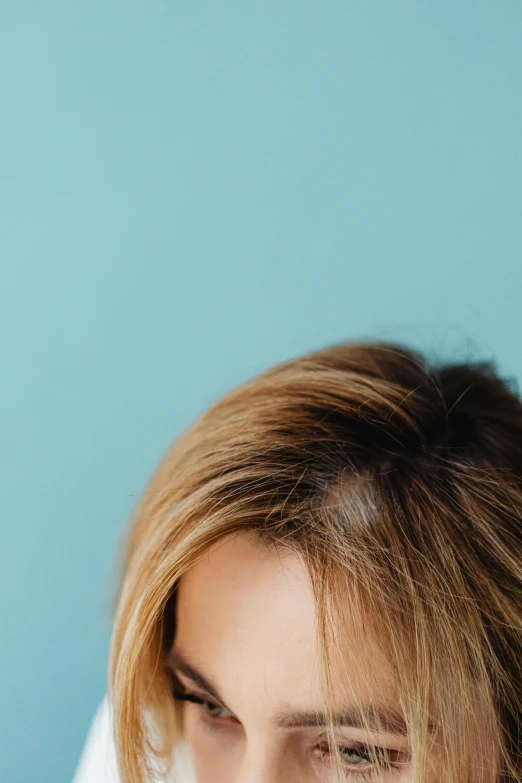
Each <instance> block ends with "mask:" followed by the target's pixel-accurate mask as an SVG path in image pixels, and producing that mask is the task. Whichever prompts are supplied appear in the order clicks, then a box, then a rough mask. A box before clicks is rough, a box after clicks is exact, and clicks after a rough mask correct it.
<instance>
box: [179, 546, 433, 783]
mask: <svg viewBox="0 0 522 783" xmlns="http://www.w3.org/2000/svg"><path fill="white" fill-rule="evenodd" d="M357 630H358V629H356V628H354V627H351V628H350V627H346V632H347V633H346V637H347V639H351V640H352V641H351V648H350V655H349V660H350V661H351V664H350V671H349V672H348V671H346V664H345V666H344V670H345V671H346V677H345V678H342V679H341V680H340V683H339V688H338V693H337V694H336V704H335V710H336V713H339V715H341V716H342V718H341V722H342V723H343V725H342V726H341V727H340V728H338V729H336V744H337V745H338V746H339V747H340V749H341V753H342V757H343V764H344V768H345V772H344V773H343V774H344V776H345V780H346V781H347V783H366V782H367V781H368V782H371V783H373V781H377V780H379V779H381V780H383V781H385V783H388V782H390V783H391V781H394V783H410V782H411V781H412V779H413V778H412V765H411V754H410V748H409V743H408V737H407V735H406V733H405V731H404V729H403V728H402V727H401V725H400V713H399V711H398V700H397V694H396V693H395V691H394V685H393V678H392V677H391V675H390V672H389V669H388V667H387V664H386V661H385V660H384V658H383V656H382V654H381V653H380V651H379V649H378V647H377V646H376V645H375V644H373V642H368V640H366V642H365V645H364V649H360V650H359V649H358V647H357V644H358V643H357V642H354V641H353V640H356V639H358V638H360V635H358V634H357ZM369 653H370V655H369ZM370 659H371V661H372V666H371V667H370V668H371V674H369V669H368V667H367V666H366V665H365V663H364V662H368V661H369V660H370ZM357 661H359V664H360V665H359V666H357V665H356V663H357ZM354 662H355V665H354ZM169 665H170V667H171V668H172V670H173V672H174V674H175V677H176V679H177V681H178V683H179V688H177V690H176V698H179V699H180V700H181V702H182V704H183V721H184V732H185V737H186V740H187V743H188V747H189V750H190V754H191V758H192V762H193V766H194V771H195V775H196V779H197V781H198V783H288V781H296V783H297V781H299V783H307V781H310V783H312V781H313V782H314V783H330V782H332V783H333V781H334V780H335V774H334V770H333V763H332V757H331V755H330V753H329V742H328V737H327V735H326V729H325V726H324V721H323V720H321V713H322V712H323V711H324V704H323V700H322V697H321V691H320V686H319V682H320V680H319V673H318V672H319V658H318V640H317V634H316V628H315V604H314V598H313V593H312V590H311V587H310V583H309V576H308V573H307V570H306V568H305V566H304V564H303V562H302V560H301V559H300V557H299V556H298V555H297V554H295V553H292V552H285V553H283V554H282V553H281V552H280V551H276V550H275V549H274V548H273V547H270V546H267V545H266V544H265V543H263V542H261V541H260V540H258V539H256V538H255V537H253V536H252V535H246V534H243V535H239V536H235V537H233V538H229V539H226V540H225V541H222V542H219V544H216V545H214V546H213V547H212V548H211V549H209V551H208V552H207V553H206V554H205V555H204V557H203V558H202V559H201V560H200V561H199V562H198V563H197V564H196V565H194V566H193V567H192V568H191V569H190V570H189V571H188V572H187V573H186V574H185V575H184V576H183V577H182V579H181V580H180V585H179V589H178V597H177V628H176V637H175V640H174V644H173V647H172V649H171V651H170V654H169ZM357 704H360V705H365V709H367V711H368V714H372V712H371V711H372V710H373V714H377V713H378V715H379V716H380V717H381V719H383V721H384V722H382V723H381V725H380V730H379V731H378V730H377V729H369V728H368V726H366V727H365V726H363V725H361V721H360V717H359V714H358V712H357V710H356V706H357ZM383 727H384V729H385V730H383ZM368 744H372V745H373V746H374V747H376V748H378V749H382V753H381V751H379V753H380V756H379V757H380V758H382V763H381V764H375V763H372V761H371V759H369V758H368V750H367V745H368ZM380 774H382V778H380V777H379V775H380ZM435 779H436V778H435Z"/></svg>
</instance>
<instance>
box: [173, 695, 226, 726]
mask: <svg viewBox="0 0 522 783" xmlns="http://www.w3.org/2000/svg"><path fill="white" fill-rule="evenodd" d="M172 695H173V697H174V699H175V701H185V702H191V703H192V704H198V705H199V706H200V707H201V709H202V712H203V714H204V715H205V717H206V718H210V719H211V720H226V719H228V718H233V717H234V716H233V714H232V713H231V712H230V710H227V709H226V707H220V705H219V704H215V703H214V702H212V701H209V700H208V699H204V698H203V697H202V696H198V695H197V694H196V693H190V692H186V691H177V690H175V691H173V694H172Z"/></svg>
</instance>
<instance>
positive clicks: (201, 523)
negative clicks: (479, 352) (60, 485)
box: [109, 343, 522, 783]
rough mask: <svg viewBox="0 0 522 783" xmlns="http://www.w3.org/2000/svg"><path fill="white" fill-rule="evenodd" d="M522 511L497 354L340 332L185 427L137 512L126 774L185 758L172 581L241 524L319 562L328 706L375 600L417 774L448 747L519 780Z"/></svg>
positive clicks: (452, 765) (516, 416) (518, 437)
mask: <svg viewBox="0 0 522 783" xmlns="http://www.w3.org/2000/svg"><path fill="white" fill-rule="evenodd" d="M521 509H522V403H521V401H520V399H519V397H518V396H517V394H516V392H515V391H514V389H512V388H511V387H510V385H509V384H508V383H507V382H505V381H503V380H501V379H500V378H499V377H498V375H497V374H496V370H495V368H494V367H493V366H492V365H491V364H488V363H482V364H479V363H476V364H472V363H462V364H460V365H459V364H453V365H452V364H449V365H440V366H431V365H430V364H429V362H428V361H427V360H426V358H425V357H423V356H422V355H420V354H419V353H416V352H414V351H412V350H408V349H406V348H404V347H402V346H397V345H392V344H386V343H381V344H364V343H357V344H354V343H341V344H337V345H333V346H329V347H326V348H324V349H322V350H319V351H314V352H312V353H309V354H307V355H304V356H299V357H297V358H294V359H292V360H290V361H286V362H284V363H281V364H279V365H277V366H275V367H272V368H271V369H269V370H268V371H266V372H264V373H263V374H261V375H259V376H258V377H255V378H253V379H251V380H249V381H248V382H246V383H244V384H243V385H241V386H240V387H238V388H236V389H235V390H233V391H232V392H231V393H229V394H228V395H226V396H225V397H224V398H223V399H221V400H219V401H218V402H217V403H216V404H214V405H213V406H212V407H211V408H210V409H209V410H208V411H206V412H205V413H204V414H203V415H202V416H201V417H200V418H199V419H198V420H197V421H196V422H195V423H193V424H192V426H190V427H189V428H188V429H187V430H186V431H185V432H184V433H183V434H182V435H181V436H180V437H179V438H178V439H177V440H176V441H175V443H174V444H173V446H172V448H171V449H170V450H169V451H168V453H167V454H166V455H165V457H164V459H163V460H162V462H161V464H160V465H159V467H158V469H157V471H156V472H155V474H154V475H153V477H152V478H151V480H150V482H149V484H148V487H147V489H146V491H145V492H144V494H143V496H142V497H141V499H140V502H139V504H138V507H137V509H136V511H135V514H134V518H133V520H132V524H131V525H130V527H129V531H128V536H127V541H126V547H125V560H124V564H123V578H122V581H121V587H120V592H119V595H118V599H117V606H116V612H115V620H114V630H113V636H112V643H111V653H110V665H109V696H110V700H111V703H112V706H113V710H114V725H115V741H116V747H117V753H118V759H119V766H120V771H121V776H122V780H123V781H124V783H143V781H147V780H149V779H150V778H151V776H152V775H153V765H152V763H151V758H153V759H155V763H156V762H158V761H159V762H161V760H162V759H163V760H164V761H165V762H166V763H170V756H171V752H172V750H173V748H174V747H175V745H176V743H177V742H178V740H179V738H180V736H181V723H180V720H179V715H178V713H177V708H176V705H175V704H174V701H173V700H172V698H171V687H172V681H171V676H170V675H169V673H168V670H167V667H166V664H165V652H166V650H167V649H168V648H169V646H170V645H171V643H172V639H173V634H174V629H175V588H176V584H177V583H178V581H179V579H180V577H181V576H182V575H183V573H185V572H186V571H187V569H189V568H190V567H191V566H192V565H193V564H194V563H195V562H196V561H197V559H198V558H199V557H201V555H202V554H203V553H204V552H205V551H206V550H208V548H209V547H210V546H211V545H212V544H213V543H215V542H217V541H219V540H222V539H223V538H225V537H226V536H229V535H232V534H236V533H241V532H244V531H254V532H256V533H257V534H259V535H260V536H262V537H263V538H265V539H268V540H270V541H272V542H274V543H275V544H276V545H278V546H280V545H284V546H287V547H291V548H293V549H295V550H296V551H298V552H300V553H301V555H302V556H303V557H304V559H305V562H306V564H307V566H308V568H309V571H310V574H311V576H312V580H311V583H312V585H314V590H315V598H316V603H317V618H318V629H319V636H320V640H321V654H322V660H323V680H324V688H325V699H326V703H327V705H331V703H332V701H333V697H334V694H335V682H336V679H335V675H334V673H333V668H332V667H333V663H332V662H333V656H334V653H335V649H339V648H340V646H341V645H342V634H343V627H342V621H341V619H340V618H341V617H342V616H343V611H344V610H345V609H346V608H347V607H351V608H352V609H353V611H356V612H357V611H360V612H361V613H363V609H362V607H364V616H365V617H368V618H369V620H368V622H369V623H370V624H371V626H372V628H373V629H374V631H376V632H377V633H378V640H379V644H380V645H381V646H382V649H383V650H384V651H385V653H386V655H387V657H388V660H389V661H390V665H391V667H392V669H393V673H394V676H395V678H396V682H397V687H398V693H399V695H400V706H401V709H402V712H403V715H404V719H405V721H406V724H407V727H408V731H409V736H410V741H411V746H412V749H413V764H414V771H415V774H414V779H415V780H416V781H419V782H420V781H424V780H426V779H427V776H428V769H429V763H430V762H429V759H430V743H436V747H437V752H438V754H439V757H438V758H439V762H438V763H439V768H438V773H437V780H438V781H441V782H442V781H444V783H465V782H466V781H468V782H469V783H477V782H478V781H480V783H498V781H506V783H507V781H509V783H515V781H521V780H522V775H521V770H520V767H521V759H520V754H521V751H522V747H521V746H522V717H521V716H522V708H521V699H520V694H521V693H522V681H521V680H522V677H521V665H520V661H521V652H522V601H521V594H522V525H521ZM328 709H330V707H328ZM328 714H331V713H328ZM151 715H152V716H153V722H154V727H155V730H156V733H155V734H154V737H155V738H156V739H154V740H153V739H152V736H153V733H151V731H150V725H149V723H148V720H149V718H148V717H147V716H151ZM479 716H480V720H479ZM479 724H480V731H482V732H484V730H485V732H486V736H487V738H488V741H490V743H491V748H490V751H491V752H489V751H488V753H489V755H487V754H485V747H484V743H483V739H484V735H483V734H482V735H481V733H480V731H479ZM330 731H332V725H331V726H330Z"/></svg>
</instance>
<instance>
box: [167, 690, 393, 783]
mask: <svg viewBox="0 0 522 783" xmlns="http://www.w3.org/2000/svg"><path fill="white" fill-rule="evenodd" d="M172 695H173V697H174V700H175V701H179V702H190V703H192V704H198V705H200V706H201V707H213V708H215V709H220V706H219V704H215V703H214V702H212V701H209V700H208V699H204V698H202V697H201V696H197V695H196V694H195V693H191V692H190V691H178V690H174V691H173V693H172ZM225 720H229V718H219V717H214V716H212V715H209V714H208V713H206V714H205V713H202V714H201V715H200V721H201V722H202V723H203V725H204V726H205V728H206V729H208V730H209V731H213V730H216V729H218V728H219V722H220V721H225ZM329 747H330V746H329V745H323V746H322V747H321V746H320V752H321V753H322V756H326V755H330V750H329ZM338 749H339V752H340V753H341V755H342V753H346V752H349V753H350V752H351V753H356V754H358V755H360V756H361V758H364V759H367V760H368V763H369V764H371V763H372V759H371V757H372V749H371V747H370V746H369V745H366V744H365V743H361V742H354V743H352V744H351V745H348V744H340V743H339V745H338ZM373 755H374V757H375V756H376V757H377V764H378V765H379V766H381V768H382V769H383V770H384V771H387V772H397V771H398V770H399V768H400V766H401V765H400V764H394V763H392V762H391V761H390V760H389V759H388V758H387V751H386V750H385V749H384V748H374V750H373ZM347 772H348V774H349V776H350V778H352V777H357V778H358V779H359V780H360V781H366V780H370V777H369V774H371V770H366V771H359V772H356V771H355V769H353V770H349V769H347Z"/></svg>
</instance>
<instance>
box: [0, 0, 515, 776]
mask: <svg viewBox="0 0 522 783" xmlns="http://www.w3.org/2000/svg"><path fill="white" fill-rule="evenodd" d="M521 33H522V3H521V2H518V0H497V2H491V0H487V1H484V2H480V1H479V0H469V2H462V1H460V0H437V2H421V1H420V0H419V1H418V2H404V1H401V2H390V1H389V0H386V1H384V0H383V1H382V2H373V1H372V0H357V1H356V0H315V2H311V1H310V0H277V1H276V0H274V1H273V2H269V1H268V0H265V1H264V2H262V1H261V0H214V1H213V2H210V1H209V0H207V1H204V0H190V2H180V0H141V1H138V0H125V1H123V0H88V2H87V1H85V2H78V1H77V2H70V0H67V1H66V0H47V2H36V1H35V0H33V1H31V0H3V2H2V4H1V7H0V79H1V112H2V119H1V122H0V156H1V177H0V188H1V203H0V220H1V231H0V243H1V244H0V248H1V265H2V267H1V286H0V302H1V307H0V328H1V364H0V366H1V372H2V384H1V392H0V395H1V396H0V410H1V417H2V466H1V477H2V479H1V488H0V493H1V509H2V516H1V533H2V537H1V542H2V546H1V551H0V558H1V560H0V580H1V583H0V587H1V590H0V612H1V635H0V645H1V653H0V654H1V659H0V711H1V716H0V718H1V720H0V726H1V732H0V780H1V781H2V782H3V783H29V782H30V783H67V781H69V780H70V777H71V775H72V772H73V768H74V766H75V764H76V761H77V758H78V756H79V753H80V749H81V746H82V743H83V740H84V737H85V733H86V730H87V726H88V724H89V721H90V719H91V717H92V714H93V711H94V709H95V707H96V704H97V703H98V701H99V699H100V698H101V696H102V694H103V691H104V687H105V671H106V656H107V651H108V641H109V633H110V618H111V600H112V595H113V590H114V584H115V577H114V570H113V565H114V558H115V555H116V551H117V544H118V539H119V536H120V534H121V531H122V529H123V527H124V524H125V522H126V519H127V518H128V515H129V512H130V510H131V508H132V505H133V503H134V502H135V500H136V497H137V495H138V493H139V492H140V491H141V490H142V488H143V485H144V483H145V481H146V479H147V477H148V476H149V474H150V472H151V471H152V469H153V467H154V466H155V464H156V462H157V460H158V459H159V457H160V455H161V454H162V453H163V451H164V449H165V448H166V446H167V445H168V444H169V443H170V441H171V440H172V438H173V437H174V436H175V435H176V434H177V433H178V432H179V431H180V430H181V429H182V428H183V427H184V426H185V425H187V424H188V423H189V422H190V421H191V420H192V419H193V418H194V417H195V416H196V415H197V414H198V413H200V412H201V411H202V410H203V409H204V408H206V407H207V406H208V405H209V404H210V403H211V402H212V401H213V400H215V399H216V398H217V397H218V396H220V395H221V394H223V393H224V392H225V391H226V390H228V389H229V388H231V387H232V386H234V385H235V384H237V383H238V382H240V381H241V380H243V379H245V378H246V377H248V376H250V375H252V374H253V373H256V372H258V371H260V370H262V369H263V368H265V367H267V366H268V365H270V364H272V363H274V362H275V361H278V360H281V359H284V358H288V357H289V356H291V355H294V354H296V353H299V352H301V351H305V350H310V349H312V348H314V347H319V346H321V345H323V344H326V343H328V342H333V341H336V340H340V339H343V338H355V337H359V336H362V337H371V336H375V337H395V338H397V339H403V340H406V341H409V342H412V343H414V344H415V345H418V346H420V347H424V348H426V349H428V350H431V351H435V352H438V353H441V354H444V355H447V354H450V355H453V354H455V353H459V352H460V355H461V354H462V352H464V353H465V354H467V353H469V351H470V350H471V351H479V353H480V355H481V356H486V357H489V356H495V357H497V359H498V360H499V362H500V365H501V368H502V370H503V371H504V372H506V373H508V374H510V375H515V376H518V377H521V376H522V358H521V352H520V334H521V331H522V314H521V306H520V304H521V283H522V272H521V260H522V259H521V249H522V247H521V246H522V223H521V217H522V215H521V204H522V201H521V196H522V157H521V148H522V145H521V142H522V55H521V43H520V42H521Z"/></svg>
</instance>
